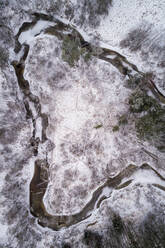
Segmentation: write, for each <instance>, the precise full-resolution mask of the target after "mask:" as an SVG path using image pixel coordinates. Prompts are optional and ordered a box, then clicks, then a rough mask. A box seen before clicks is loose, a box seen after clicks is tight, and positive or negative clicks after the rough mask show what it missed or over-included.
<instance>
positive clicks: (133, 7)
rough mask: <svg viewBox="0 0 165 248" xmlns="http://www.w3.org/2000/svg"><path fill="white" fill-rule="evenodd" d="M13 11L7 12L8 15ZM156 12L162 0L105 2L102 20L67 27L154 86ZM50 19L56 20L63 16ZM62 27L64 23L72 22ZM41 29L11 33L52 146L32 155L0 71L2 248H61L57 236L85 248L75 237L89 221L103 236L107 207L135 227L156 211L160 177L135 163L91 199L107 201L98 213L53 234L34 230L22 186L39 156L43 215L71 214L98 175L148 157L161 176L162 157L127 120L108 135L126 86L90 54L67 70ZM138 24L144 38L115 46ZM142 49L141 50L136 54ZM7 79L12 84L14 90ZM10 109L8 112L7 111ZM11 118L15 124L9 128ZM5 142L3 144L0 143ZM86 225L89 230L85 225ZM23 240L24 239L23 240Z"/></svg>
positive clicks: (123, 106)
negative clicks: (21, 47) (44, 183)
mask: <svg viewBox="0 0 165 248" xmlns="http://www.w3.org/2000/svg"><path fill="white" fill-rule="evenodd" d="M14 2H15V1H13V3H12V4H14ZM28 4H29V6H30V8H32V6H33V7H34V6H35V7H36V5H35V4H34V5H33V4H32V3H31V2H29V3H28ZM44 4H45V3H44ZM76 4H77V2H76V1H72V5H73V6H74V5H76ZM11 6H14V5H11ZM41 6H42V4H41ZM7 9H10V4H9V6H8V7H6V13H7ZM26 9H27V8H26ZM41 10H42V9H41ZM13 11H14V10H11V12H10V14H11V13H13ZM34 11H35V9H34ZM45 13H46V11H45ZM61 13H62V11H61ZM164 13H165V1H163V0H162V1H158V0H157V1H156V0H155V1H149V0H145V1H141V0H134V1H124V0H115V1H114V2H113V5H112V7H110V9H109V15H108V16H106V17H102V20H101V23H100V25H99V26H98V27H97V28H95V29H94V28H93V29H91V27H90V28H87V27H86V29H85V30H84V28H83V26H82V27H81V28H80V27H77V30H78V31H80V33H81V34H82V35H83V37H84V38H85V39H86V40H88V41H91V42H93V43H96V40H97V44H99V45H100V46H102V47H107V48H110V49H114V50H115V51H117V52H120V54H121V55H124V56H126V58H127V59H128V60H129V61H130V62H133V64H135V65H137V67H138V68H139V69H140V70H141V71H143V72H146V71H154V73H155V75H156V82H157V83H158V86H160V89H161V90H163V83H164V81H162V80H163V78H165V76H164V67H161V66H160V65H159V64H160V62H161V61H162V60H163V55H161V56H160V52H159V54H156V51H157V50H156V48H155V47H156V44H157V46H158V47H159V51H162V50H161V49H163V46H164V43H162V40H164V29H165V26H164V23H165V15H164ZM19 15H20V14H19V12H17V15H16V16H15V17H14V16H13V19H12V20H13V21H14V22H15V23H14V22H13V23H12V25H11V28H15V30H17V31H18V27H19V25H20V26H21V24H22V23H23V22H24V21H27V19H28V18H27V15H25V16H21V18H22V21H21V22H20V23H19V18H18V17H19ZM59 18H60V19H61V20H62V18H64V16H60V17H59ZM67 21H68V20H66V22H67ZM18 24H19V25H18ZM71 24H74V18H73V21H72V23H71ZM51 25H54V23H53V22H48V21H42V20H40V21H38V22H37V24H36V25H34V27H33V28H32V29H29V30H28V31H25V32H23V33H21V35H20V37H19V41H20V43H21V44H23V43H27V44H29V45H30V50H29V54H28V57H27V60H26V62H25V71H24V77H25V79H26V80H28V81H29V84H30V91H31V92H32V93H33V94H34V95H35V96H38V97H39V100H40V103H41V109H42V113H44V114H46V115H47V116H48V120H49V125H48V128H47V130H46V134H47V137H48V138H49V139H50V140H51V141H52V142H53V143H54V146H55V147H54V149H53V150H52V151H51V152H48V150H47V143H46V142H45V144H40V145H39V149H38V155H37V157H34V156H33V155H32V151H31V149H32V148H31V147H30V141H29V140H30V138H31V134H32V122H31V120H26V113H25V108H24V105H23V100H24V98H23V94H22V93H21V92H20V90H19V88H18V86H16V77H15V76H14V72H13V70H12V69H9V70H8V69H7V70H6V71H5V73H6V74H4V73H2V74H1V75H0V82H1V85H0V87H1V88H0V89H1V90H0V94H1V95H0V101H1V109H2V110H3V111H2V114H1V113H0V114H1V115H0V117H1V128H2V129H1V133H2V132H3V128H6V129H7V128H8V130H9V131H10V132H9V131H8V130H7V131H6V133H7V132H8V133H9V135H8V136H7V135H6V133H5V135H6V136H5V135H4V134H3V135H4V136H0V137H3V139H2V142H1V143H2V144H1V148H2V149H1V150H2V152H1V153H2V164H3V167H2V168H3V170H2V171H1V183H0V189H1V190H2V193H3V194H4V196H1V199H0V202H1V203H2V208H1V212H0V214H1V222H2V223H3V222H4V226H2V229H3V231H2V232H1V233H0V238H1V241H0V242H1V243H2V247H13V248H16V247H23V248H24V247H51V244H53V243H55V247H57V248H58V247H64V246H62V245H61V243H62V241H63V240H67V241H69V242H71V243H72V246H71V247H75V248H77V247H86V245H85V244H84V243H83V242H82V244H80V242H79V240H82V237H83V232H84V230H86V229H87V228H88V225H91V229H90V228H89V229H90V230H94V231H96V232H97V231H98V232H100V230H102V231H103V232H104V228H105V227H106V225H107V221H108V218H110V217H109V216H108V215H109V213H110V212H111V210H113V211H114V212H117V213H118V214H119V215H120V216H121V217H122V218H123V220H126V221H132V222H134V223H135V224H138V223H141V222H142V221H143V220H144V218H145V217H146V216H147V214H148V213H149V212H152V211H156V210H155V209H158V213H159V211H160V212H161V211H164V210H163V208H164V205H165V203H164V194H165V192H164V187H165V181H164V179H163V178H160V177H159V176H158V175H157V174H156V173H155V172H154V171H153V170H151V169H149V170H142V169H139V170H138V171H136V172H135V173H133V174H131V176H130V175H125V177H124V179H122V180H121V182H120V183H119V185H118V186H119V187H118V188H117V187H116V188H109V187H106V188H104V189H103V191H102V193H101V195H100V196H99V199H101V197H104V196H106V197H108V199H105V200H104V201H102V203H101V204H100V207H99V209H97V210H94V211H93V215H92V216H91V217H90V218H89V219H87V220H85V221H83V222H81V223H78V224H77V225H75V226H72V227H70V228H68V229H62V230H61V231H59V232H58V233H56V232H53V231H51V230H50V229H47V228H46V229H43V228H42V227H40V226H39V225H38V224H37V223H36V219H35V218H34V217H32V216H31V214H30V210H29V195H28V194H29V193H28V192H29V184H30V181H31V178H32V176H33V173H34V161H35V160H36V159H43V158H45V156H46V155H47V159H48V162H49V164H50V169H49V183H48V187H47V190H46V193H45V196H44V200H43V202H44V205H45V207H46V209H47V211H48V212H49V213H50V214H52V215H58V214H60V215H64V214H67V215H70V214H74V213H77V212H79V211H81V210H82V209H83V207H84V206H85V205H86V204H87V203H88V202H89V200H90V199H91V196H92V194H93V192H95V191H96V190H97V188H98V187H99V186H101V185H102V184H103V183H104V182H105V181H106V180H107V178H109V177H115V176H116V175H118V174H119V173H120V172H121V171H123V170H124V169H125V168H127V166H128V165H129V164H135V165H136V166H138V167H140V166H141V165H142V164H143V163H148V164H149V165H150V166H152V167H153V168H155V169H156V170H157V171H158V172H159V173H160V174H161V175H162V176H165V171H164V168H163V164H164V159H165V158H164V154H161V153H159V152H158V151H157V150H156V148H154V147H152V146H151V145H149V143H147V142H142V141H140V140H139V139H138V138H137V137H136V132H135V127H134V125H133V124H132V123H128V125H126V126H122V127H121V128H120V129H119V131H118V132H113V127H114V126H115V125H117V124H118V119H119V116H121V115H122V114H124V113H125V112H126V111H127V110H128V96H129V95H130V93H131V91H130V90H128V89H126V88H125V87H124V80H125V77H124V76H123V75H121V74H120V72H119V71H118V70H117V69H116V68H115V67H113V66H112V65H111V64H109V63H106V62H103V61H101V60H98V59H97V58H92V60H91V61H90V62H89V63H88V64H86V63H85V62H84V61H83V59H80V60H79V61H78V63H77V65H76V66H75V67H73V68H71V67H70V66H69V65H68V64H67V63H66V62H64V61H63V60H62V57H61V54H62V52H61V47H62V41H61V40H58V39H57V38H56V37H54V36H51V35H46V34H44V33H43V32H42V31H43V29H45V28H46V27H48V26H51ZM139 27H140V29H141V30H143V28H144V29H145V28H146V27H147V28H149V34H148V33H147V37H146V38H145V39H144V40H143V41H142V45H141V47H140V49H137V50H136V51H132V50H131V49H130V47H129V46H127V47H123V46H122V45H121V44H122V41H123V40H124V39H126V37H128V34H129V33H130V32H132V30H136V29H139ZM15 30H13V33H14V34H16V31H15ZM147 30H148V29H147ZM40 32H41V34H40ZM146 32H148V31H146ZM96 36H97V39H96V40H95V37H96ZM153 47H154V48H153ZM152 48H153V49H152ZM10 49H13V47H11V48H10ZM145 49H146V52H148V54H147V55H146V54H143V53H144V50H145ZM154 49H155V50H154ZM20 53H21V52H20ZM14 56H15V58H14ZM19 56H20V54H18V55H14V52H11V54H10V59H11V58H12V59H18V57H19ZM145 56H146V57H145ZM111 58H112V57H111ZM9 68H10V66H9ZM8 75H10V76H8ZM12 78H14V83H13V84H12V83H11V82H12ZM8 82H10V84H9V86H8V88H9V89H8V91H6V86H5V85H8ZM12 85H14V86H15V88H14V89H13V88H12V87H14V86H12ZM6 92H7V93H9V92H11V95H10V94H8V97H7V94H6ZM13 92H14V93H13ZM9 95H10V97H9ZM12 101H13V102H14V103H13V105H12V104H11V102H12ZM13 106H14V107H13ZM30 107H31V109H32V112H33V115H34V117H35V118H36V137H38V138H39V139H40V140H41V138H42V121H41V118H40V117H38V118H37V114H36V112H35V111H36V110H35V108H34V105H33V103H30ZM12 109H13V112H14V114H13V115H14V116H16V117H15V118H12V117H10V115H11V116H12V114H11V110H12ZM3 112H4V113H6V115H4V114H3ZM8 113H9V114H8ZM21 114H22V115H21ZM6 116H7V117H8V119H7V117H6ZM6 121H7V123H6ZM13 123H15V125H16V126H17V128H16V129H13V130H12V126H14V124H13ZM17 123H18V124H17ZM6 129H5V130H6ZM14 130H16V131H14ZM1 133H0V134H1ZM12 137H14V138H13V139H12ZM10 138H11V139H10ZM5 139H6V140H7V141H5V142H7V143H5V142H4V140H5ZM0 141H1V140H0ZM10 150H11V151H10ZM145 150H146V151H149V152H150V153H149V152H148V153H146V152H145ZM6 151H8V152H6ZM8 153H9V154H8ZM47 153H48V154H47ZM19 154H20V155H19ZM149 154H151V155H152V156H150V155H149ZM7 175H8V176H7ZM128 180H132V181H131V183H130V184H129V185H128V186H127V187H123V188H120V186H121V185H122V184H123V183H126V182H127V181H128ZM12 185H14V186H13V187H12ZM155 185H159V186H160V187H159V188H158V187H156V186H155ZM12 191H13V193H12ZM99 199H98V201H99ZM97 203H98V202H97ZM14 209H16V210H14ZM5 216H8V217H5ZM95 222H96V224H93V226H92V224H91V223H95ZM19 223H21V224H19ZM17 226H18V228H17ZM92 228H93V229H92ZM8 234H9V235H8ZM23 234H24V235H25V236H24V238H22V237H23ZM9 236H10V238H9ZM20 236H21V237H20ZM26 237H27V240H26ZM28 239H29V242H31V243H28ZM20 240H21V241H20ZM35 240H37V243H35ZM33 242H34V243H35V245H34V244H33ZM1 243H0V246H1ZM119 248H120V247H119Z"/></svg>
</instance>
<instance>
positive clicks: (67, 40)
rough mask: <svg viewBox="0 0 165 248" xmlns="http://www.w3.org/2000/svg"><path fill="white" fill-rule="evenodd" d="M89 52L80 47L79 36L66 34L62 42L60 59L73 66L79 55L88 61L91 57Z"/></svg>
mask: <svg viewBox="0 0 165 248" xmlns="http://www.w3.org/2000/svg"><path fill="white" fill-rule="evenodd" d="M91 55H92V54H91V53H90V52H89V51H88V50H87V49H86V48H85V47H81V44H80V39H79V37H76V36H74V35H73V36H72V35H66V36H65V37H64V40H63V44H62V59H63V60H64V61H65V62H67V63H68V64H69V65H70V66H72V67H73V66H75V65H76V63H77V62H78V60H79V59H80V57H83V58H84V61H85V62H88V61H89V60H90V58H91Z"/></svg>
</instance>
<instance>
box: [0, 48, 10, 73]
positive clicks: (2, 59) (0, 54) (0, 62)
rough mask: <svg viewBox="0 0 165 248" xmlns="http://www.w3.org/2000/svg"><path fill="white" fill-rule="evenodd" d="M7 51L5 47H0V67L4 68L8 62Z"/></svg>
mask: <svg viewBox="0 0 165 248" xmlns="http://www.w3.org/2000/svg"><path fill="white" fill-rule="evenodd" d="M8 60H9V53H8V51H7V50H6V49H4V48H2V47H0V67H1V68H4V67H5V66H6V65H7V64H8Z"/></svg>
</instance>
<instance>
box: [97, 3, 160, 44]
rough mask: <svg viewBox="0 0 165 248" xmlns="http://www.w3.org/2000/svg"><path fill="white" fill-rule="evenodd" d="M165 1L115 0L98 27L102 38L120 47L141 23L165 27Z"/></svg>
mask: <svg viewBox="0 0 165 248" xmlns="http://www.w3.org/2000/svg"><path fill="white" fill-rule="evenodd" d="M164 10H165V1H159V0H154V1H150V0H145V1H143V0H134V1H129V0H127V1H125V0H115V1H113V6H112V7H111V8H110V10H109V15H108V16H107V17H106V18H104V19H103V20H102V22H101V24H100V26H99V27H98V28H97V32H98V33H99V34H100V35H101V39H103V41H104V42H105V41H106V42H107V44H109V45H110V46H112V47H118V45H119V42H120V41H121V40H122V39H123V38H125V35H126V34H128V32H129V31H130V30H131V29H134V28H136V27H137V26H138V25H139V24H141V23H143V22H144V23H146V22H147V23H150V24H152V25H153V26H154V27H155V28H157V29H158V28H161V29H162V27H164V19H165V15H164Z"/></svg>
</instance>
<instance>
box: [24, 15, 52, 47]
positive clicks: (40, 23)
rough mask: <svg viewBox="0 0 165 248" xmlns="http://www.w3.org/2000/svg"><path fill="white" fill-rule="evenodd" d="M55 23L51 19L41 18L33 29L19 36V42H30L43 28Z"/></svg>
mask: <svg viewBox="0 0 165 248" xmlns="http://www.w3.org/2000/svg"><path fill="white" fill-rule="evenodd" d="M53 25H54V23H53V22H50V21H43V20H39V21H38V22H37V23H36V24H35V25H34V26H33V27H32V28H31V29H29V30H27V31H25V32H22V33H21V34H20V36H19V42H20V43H21V44H23V43H27V44H30V42H31V41H32V40H33V39H34V37H35V36H36V35H38V34H39V33H40V32H41V31H42V30H44V29H45V28H47V27H49V26H53Z"/></svg>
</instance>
